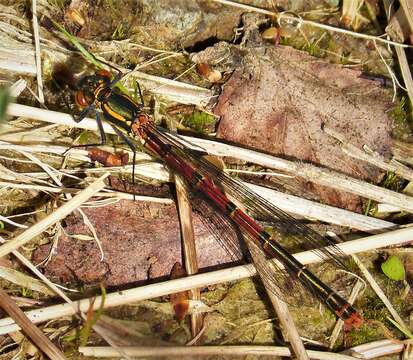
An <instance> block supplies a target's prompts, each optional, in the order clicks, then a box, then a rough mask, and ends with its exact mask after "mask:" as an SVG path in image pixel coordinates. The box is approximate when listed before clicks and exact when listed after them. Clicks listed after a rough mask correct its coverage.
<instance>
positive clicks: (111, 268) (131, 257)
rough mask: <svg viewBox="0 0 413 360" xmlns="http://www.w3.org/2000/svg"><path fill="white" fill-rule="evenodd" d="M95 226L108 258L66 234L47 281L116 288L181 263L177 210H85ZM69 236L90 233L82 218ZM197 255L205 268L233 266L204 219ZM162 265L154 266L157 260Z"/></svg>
mask: <svg viewBox="0 0 413 360" xmlns="http://www.w3.org/2000/svg"><path fill="white" fill-rule="evenodd" d="M84 211H85V213H86V214H87V216H88V217H89V219H90V221H91V222H92V223H93V225H94V227H95V229H96V232H97V235H98V237H99V240H100V241H101V244H102V248H103V252H104V259H103V260H101V253H100V251H99V248H98V246H97V244H96V242H95V241H93V240H90V241H85V240H81V241H79V240H78V239H76V238H73V237H71V236H66V235H62V236H61V238H60V239H59V243H58V247H57V249H56V251H55V252H54V253H53V256H52V259H51V261H49V262H48V263H47V265H45V267H44V271H45V273H46V275H47V276H50V277H52V278H53V279H54V280H56V281H60V282H68V281H73V280H77V281H81V282H83V283H89V284H91V283H98V282H100V281H103V282H104V286H116V285H122V284H128V283H131V282H136V281H146V280H148V277H150V278H151V279H152V278H159V277H165V276H169V273H170V269H171V268H172V266H173V264H174V263H175V262H177V261H180V260H181V240H180V233H179V221H178V216H177V213H176V208H175V205H162V204H156V203H142V202H139V201H127V200H122V201H120V202H118V203H116V204H113V205H108V206H105V207H98V208H90V209H85V210H84ZM65 221H66V228H65V232H66V233H67V234H69V235H71V234H88V229H87V227H86V226H85V225H84V223H83V220H82V218H81V217H78V216H74V215H72V216H69V217H67V218H66V219H65ZM194 229H195V236H196V240H197V244H196V245H197V253H198V254H202V256H200V258H199V264H200V267H201V268H202V267H208V266H214V265H216V264H220V263H225V262H230V261H233V259H232V257H230V256H229V255H228V254H227V253H226V251H225V250H224V249H222V247H221V246H220V245H219V244H218V243H217V242H216V240H215V238H213V237H212V236H211V235H210V233H209V231H208V230H207V229H206V228H205V227H204V225H203V223H202V221H201V220H200V218H199V216H198V215H196V214H195V216H194ZM49 249H50V245H44V246H41V247H40V248H39V249H37V250H36V251H35V253H34V261H35V262H36V263H40V262H41V261H42V260H44V258H46V257H47V255H48V254H49ZM154 258H156V259H157V261H155V262H153V261H152V259H154Z"/></svg>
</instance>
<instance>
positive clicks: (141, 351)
mask: <svg viewBox="0 0 413 360" xmlns="http://www.w3.org/2000/svg"><path fill="white" fill-rule="evenodd" d="M122 349H123V350H124V351H125V353H127V354H128V355H130V356H133V357H145V358H149V357H167V358H172V357H178V358H179V357H191V358H194V357H195V358H199V357H201V356H209V357H211V356H214V355H215V356H224V357H227V356H230V357H231V358H232V357H248V356H254V355H256V356H271V357H274V356H276V357H284V356H286V357H290V356H291V355H292V354H291V351H290V349H288V348H287V347H282V346H258V345H251V346H165V347H152V346H136V347H123V348H122ZM79 352H80V353H82V354H83V355H85V356H93V357H102V358H106V357H120V354H119V353H117V352H115V351H113V350H112V349H110V348H107V347H97V346H96V347H86V346H85V347H80V348H79ZM308 354H309V356H310V358H311V359H319V360H355V359H356V358H354V357H352V356H349V355H341V354H336V353H329V352H325V351H315V350H308Z"/></svg>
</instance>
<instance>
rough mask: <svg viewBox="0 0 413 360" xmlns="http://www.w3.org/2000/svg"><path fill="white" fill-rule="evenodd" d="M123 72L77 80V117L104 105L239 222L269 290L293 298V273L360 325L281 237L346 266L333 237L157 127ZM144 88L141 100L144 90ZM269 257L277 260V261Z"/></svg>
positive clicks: (124, 129) (123, 128)
mask: <svg viewBox="0 0 413 360" xmlns="http://www.w3.org/2000/svg"><path fill="white" fill-rule="evenodd" d="M121 77H122V76H121V73H120V72H118V74H117V75H116V76H114V77H113V76H112V75H111V73H110V72H107V71H99V72H97V73H95V74H94V75H89V76H85V77H83V78H82V79H81V81H80V82H79V84H78V87H79V90H78V92H77V94H76V101H77V103H78V104H79V105H81V106H83V107H84V110H83V111H82V113H81V115H80V117H78V118H77V119H76V120H77V121H81V120H82V119H83V118H84V117H85V116H86V115H87V114H89V113H90V112H91V111H93V110H96V109H99V110H100V112H101V113H103V116H104V119H105V120H106V121H107V122H109V123H110V124H111V125H112V127H113V128H114V130H115V132H116V133H117V134H118V135H119V136H121V137H122V139H124V141H125V142H126V143H127V144H128V145H129V146H130V147H131V149H132V150H133V151H135V150H136V146H135V144H134V141H133V140H132V138H135V139H137V140H139V141H141V143H142V144H143V146H144V148H145V149H146V150H147V151H149V152H150V153H151V154H153V155H155V156H157V157H159V158H161V159H162V161H163V162H164V163H165V165H166V166H167V167H168V168H169V169H170V170H171V171H173V172H176V173H178V174H180V175H181V176H182V177H183V178H184V179H185V180H186V181H187V183H188V185H189V187H190V188H191V189H192V191H193V192H194V194H196V195H197V196H199V197H200V198H201V199H202V201H205V202H206V203H207V204H209V206H211V207H212V208H214V210H215V211H216V212H217V213H219V214H221V215H222V216H225V217H226V219H228V220H229V222H231V223H232V224H234V225H235V226H236V227H237V229H238V230H239V233H240V234H241V236H242V239H243V240H244V241H245V244H246V245H247V249H248V250H249V253H250V255H251V257H252V260H253V262H254V265H255V267H256V269H257V272H258V273H259V275H260V277H261V279H262V280H263V283H264V285H265V287H266V288H267V290H269V291H271V292H273V293H274V294H276V295H277V296H280V297H281V298H283V299H285V298H288V296H290V295H291V293H292V292H294V291H295V290H296V287H294V290H291V288H285V283H286V282H288V281H287V280H289V279H291V278H292V279H294V281H293V283H294V285H293V286H295V285H299V286H301V287H302V288H304V289H305V290H306V291H307V292H308V293H309V294H311V295H312V296H313V297H315V298H317V299H319V300H320V301H322V302H323V303H324V304H325V305H326V306H327V307H328V308H329V309H331V310H332V311H333V312H334V313H335V314H336V315H337V316H338V317H339V318H341V319H342V320H344V321H345V323H346V325H348V326H354V327H358V326H360V325H361V324H362V322H363V320H362V317H361V315H360V314H359V313H358V312H357V311H356V310H355V309H354V308H353V307H352V306H351V305H350V304H349V303H348V302H347V301H346V300H345V299H344V298H343V297H341V296H340V295H339V294H338V293H337V292H335V291H334V290H332V289H331V288H330V287H329V286H327V285H326V284H324V283H323V282H322V281H321V280H319V279H318V278H317V277H316V276H315V275H314V274H313V273H312V272H311V271H309V269H307V268H306V266H304V265H303V264H301V263H300V262H298V261H297V260H296V259H295V258H294V256H292V255H291V254H290V253H289V251H287V250H286V248H285V247H284V246H283V245H281V244H280V242H279V241H277V238H278V237H285V236H288V239H289V240H294V241H295V242H296V243H297V244H299V245H300V246H303V247H304V248H306V249H311V250H313V251H315V252H316V253H317V254H318V255H319V256H320V257H321V258H323V259H325V260H327V261H330V262H332V263H334V265H336V266H337V267H341V268H342V267H344V265H343V262H342V256H343V254H342V253H340V251H339V249H338V248H337V247H336V246H335V244H334V242H333V241H332V240H330V239H329V238H327V237H324V236H321V235H320V234H319V233H317V232H315V231H313V230H312V229H311V228H309V227H308V226H306V225H304V224H302V223H300V222H299V221H298V220H297V219H295V218H293V217H292V216H290V215H289V214H287V213H285V212H284V211H282V210H281V209H279V208H278V207H276V206H275V205H273V204H271V203H270V202H268V201H267V200H265V199H263V198H262V197H260V196H259V195H258V194H256V193H254V192H252V191H251V190H249V189H248V188H247V187H246V186H245V185H243V184H241V183H240V182H238V181H237V180H234V179H233V178H231V177H229V176H228V175H226V174H225V173H224V172H223V171H222V170H221V169H219V168H218V167H216V166H215V165H213V164H212V163H211V162H209V161H208V160H206V159H205V157H203V155H205V154H203V153H202V152H200V151H198V150H194V149H191V148H190V147H188V146H187V145H188V144H187V143H185V142H184V141H181V140H178V138H176V137H174V136H172V134H170V133H169V132H168V131H166V130H164V129H162V128H161V127H158V126H156V125H155V123H154V121H153V120H152V119H151V117H150V116H148V115H147V114H146V113H145V112H144V111H143V107H144V104H143V100H142V101H141V103H140V104H138V103H137V102H135V101H134V100H132V99H131V98H130V97H129V96H127V95H125V94H123V93H121V92H119V91H118V90H116V89H114V87H115V85H116V83H117V82H118V81H119V80H120V79H121ZM139 93H140V95H141V99H142V94H141V92H140V89H139ZM97 122H98V125H99V129H100V130H101V137H102V141H104V139H105V135H104V133H103V130H102V129H103V127H102V122H101V118H100V116H99V113H98V112H97ZM236 203H237V204H239V205H236ZM254 218H256V219H264V220H265V221H266V222H267V223H270V224H271V225H272V226H273V228H274V229H276V234H275V235H274V234H270V233H269V232H268V231H266V230H265V229H264V227H263V226H261V225H260V224H259V223H258V222H257V221H256V220H254ZM221 237H222V238H221V240H222V242H223V243H224V244H225V242H227V243H226V244H225V245H227V246H229V247H233V245H234V244H233V243H232V242H231V241H232V240H230V237H227V236H226V235H225V233H222V236H221ZM269 259H276V260H278V263H277V262H274V261H269ZM277 264H282V266H280V265H277ZM282 267H283V268H284V269H282ZM290 283H291V282H290ZM298 294H302V293H301V292H298ZM304 296H305V295H304Z"/></svg>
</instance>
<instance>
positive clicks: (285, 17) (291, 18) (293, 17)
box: [213, 0, 412, 48]
mask: <svg viewBox="0 0 413 360" xmlns="http://www.w3.org/2000/svg"><path fill="white" fill-rule="evenodd" d="M213 1H215V2H218V3H221V4H224V5H229V6H233V7H237V8H240V9H244V10H248V11H251V12H257V13H260V14H264V15H269V16H272V17H275V18H276V19H278V20H286V21H288V22H294V23H297V24H298V26H301V25H311V26H314V27H317V28H319V29H324V30H328V31H333V32H339V33H342V34H347V35H350V36H354V37H358V38H362V39H368V40H375V41H378V42H381V43H384V44H388V45H393V46H396V47H403V48H411V47H412V46H411V45H406V44H401V43H399V42H396V41H391V40H387V39H385V38H382V37H379V36H374V35H368V34H363V33H358V32H355V31H350V30H346V29H342V28H338V27H334V26H331V25H326V24H321V23H318V22H315V21H311V20H305V19H302V18H300V17H297V16H296V15H292V14H288V13H279V12H274V11H270V10H265V9H261V8H258V7H255V6H252V5H246V4H241V3H237V2H235V1H229V0H213Z"/></svg>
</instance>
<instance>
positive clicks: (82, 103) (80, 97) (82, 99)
mask: <svg viewBox="0 0 413 360" xmlns="http://www.w3.org/2000/svg"><path fill="white" fill-rule="evenodd" d="M75 102H76V104H77V106H79V107H80V108H85V107H86V106H88V105H90V104H91V103H92V102H91V101H90V99H88V98H87V96H86V94H85V93H84V92H83V91H82V90H80V91H78V92H76V95H75Z"/></svg>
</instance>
